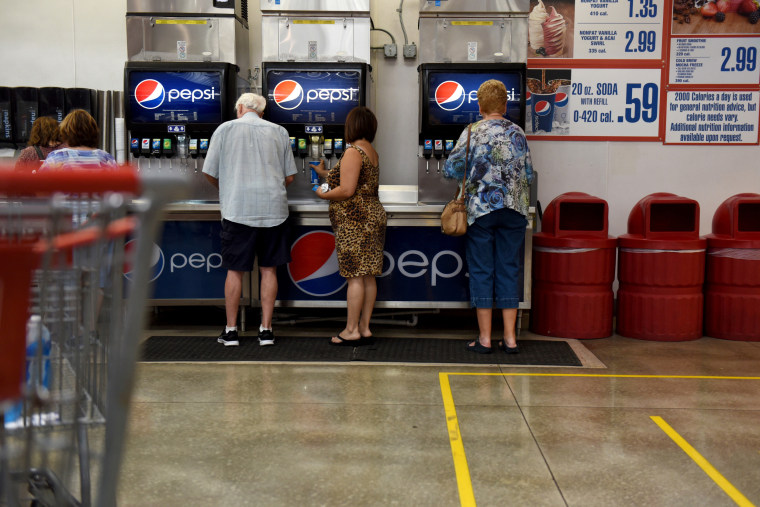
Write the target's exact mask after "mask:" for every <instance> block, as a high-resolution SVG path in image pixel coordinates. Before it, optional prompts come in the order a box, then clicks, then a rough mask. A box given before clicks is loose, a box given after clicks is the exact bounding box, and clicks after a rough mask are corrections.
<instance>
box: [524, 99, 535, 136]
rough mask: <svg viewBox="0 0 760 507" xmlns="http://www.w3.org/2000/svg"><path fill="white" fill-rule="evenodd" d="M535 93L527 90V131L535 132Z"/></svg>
mask: <svg viewBox="0 0 760 507" xmlns="http://www.w3.org/2000/svg"><path fill="white" fill-rule="evenodd" d="M532 107H533V94H532V93H530V90H525V132H533V111H532V110H531V108H532Z"/></svg>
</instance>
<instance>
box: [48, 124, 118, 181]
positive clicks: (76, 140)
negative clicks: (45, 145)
mask: <svg viewBox="0 0 760 507" xmlns="http://www.w3.org/2000/svg"><path fill="white" fill-rule="evenodd" d="M60 130H61V139H62V140H63V146H62V147H60V148H58V149H57V150H55V151H52V152H50V154H49V155H48V156H47V157H46V158H45V161H44V162H43V163H42V165H41V166H40V170H41V171H42V170H51V169H64V170H74V169H86V168H114V169H116V168H117V167H118V165H117V164H116V160H115V159H114V158H113V156H112V155H111V154H110V153H108V152H107V151H103V150H101V149H99V148H98V139H99V137H100V130H99V129H98V122H97V121H95V118H93V117H92V115H91V114H90V113H88V112H87V111H85V110H84V109H74V110H73V111H71V112H70V113H69V114H67V115H66V117H65V118H64V119H63V121H62V122H61V126H60Z"/></svg>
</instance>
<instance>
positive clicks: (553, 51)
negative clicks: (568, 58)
mask: <svg viewBox="0 0 760 507" xmlns="http://www.w3.org/2000/svg"><path fill="white" fill-rule="evenodd" d="M529 22H530V21H529ZM541 28H542V29H543V39H544V49H545V51H546V55H547V56H560V55H561V54H562V53H563V52H564V51H565V32H566V31H567V26H566V25H565V18H563V17H562V14H560V13H558V12H557V9H555V8H554V6H552V8H551V12H550V13H549V16H548V17H547V18H546V20H545V21H544V22H543V23H542V24H541ZM528 36H530V32H528Z"/></svg>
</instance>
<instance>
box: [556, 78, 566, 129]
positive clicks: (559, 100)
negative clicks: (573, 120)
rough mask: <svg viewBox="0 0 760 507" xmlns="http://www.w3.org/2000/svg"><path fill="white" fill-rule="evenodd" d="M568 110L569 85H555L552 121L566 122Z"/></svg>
mask: <svg viewBox="0 0 760 507" xmlns="http://www.w3.org/2000/svg"><path fill="white" fill-rule="evenodd" d="M569 110H570V85H560V86H558V87H557V93H556V95H555V96H554V121H555V122H557V123H567V122H568V121H570V119H569V118H568V116H567V115H568V111H569Z"/></svg>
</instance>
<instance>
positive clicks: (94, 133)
mask: <svg viewBox="0 0 760 507" xmlns="http://www.w3.org/2000/svg"><path fill="white" fill-rule="evenodd" d="M60 131H61V139H62V140H63V147H61V148H59V149H57V150H55V151H52V152H50V154H49V155H48V156H47V158H45V161H44V162H43V163H42V165H41V166H40V168H39V169H38V172H43V171H88V170H93V169H100V170H103V169H106V170H118V169H119V165H118V164H117V163H116V160H115V159H114V158H113V156H112V155H111V154H110V153H108V152H107V151H103V150H101V149H98V141H99V138H100V130H99V129H98V122H97V121H96V120H95V118H93V117H92V115H91V114H90V113H88V112H87V111H85V110H84V109H74V110H73V111H71V112H70V113H69V114H67V115H66V116H65V117H64V119H63V121H61V125H60ZM66 206H67V207H68V208H70V209H71V211H72V216H71V223H72V227H73V228H75V229H76V228H78V227H80V226H83V225H87V224H88V223H89V221H90V219H91V218H92V217H93V216H94V215H95V214H97V212H98V211H99V209H100V208H99V205H98V200H97V199H93V200H92V201H90V202H88V201H87V200H82V199H73V200H71V201H69V202H68V203H67V204H66ZM77 254H79V255H75V256H74V263H75V264H79V263H81V264H82V265H85V266H92V265H94V264H95V263H93V261H92V260H88V258H87V257H86V256H87V255H94V256H96V257H97V258H98V259H100V262H101V264H100V269H99V270H98V271H97V273H95V274H92V273H88V274H86V275H83V276H93V277H97V281H95V280H93V283H97V284H98V287H99V291H98V292H97V295H96V297H95V298H94V300H92V301H91V300H89V298H88V300H86V301H84V302H83V303H82V304H83V307H89V306H91V307H92V309H93V310H92V316H93V319H94V320H93V322H89V323H88V326H89V329H95V328H96V326H97V322H98V320H97V319H98V316H99V315H100V310H101V307H102V305H103V294H104V291H103V289H104V288H105V287H106V285H107V284H108V283H109V280H110V279H111V274H112V268H113V265H112V259H113V243H111V242H107V243H106V244H104V245H102V249H101V250H98V251H92V252H90V253H88V254H82V253H81V252H77Z"/></svg>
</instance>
